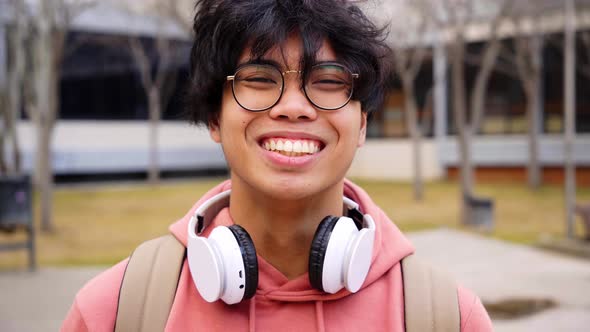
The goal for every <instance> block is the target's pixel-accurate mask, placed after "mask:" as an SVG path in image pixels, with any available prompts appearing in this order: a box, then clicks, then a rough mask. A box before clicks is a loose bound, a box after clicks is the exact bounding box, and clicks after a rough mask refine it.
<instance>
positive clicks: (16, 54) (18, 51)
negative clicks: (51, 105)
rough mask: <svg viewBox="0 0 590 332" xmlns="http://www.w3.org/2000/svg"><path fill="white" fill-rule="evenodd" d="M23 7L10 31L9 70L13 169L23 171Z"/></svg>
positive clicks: (9, 113) (24, 56) (9, 125)
mask: <svg viewBox="0 0 590 332" xmlns="http://www.w3.org/2000/svg"><path fill="white" fill-rule="evenodd" d="M21 10H22V8H17V9H15V11H16V12H17V17H16V19H15V21H16V22H15V26H14V28H13V31H11V32H10V33H9V36H8V45H9V47H8V48H9V51H10V56H9V59H10V60H9V63H10V65H9V70H8V113H7V114H8V120H7V122H9V124H8V130H9V132H8V137H9V139H10V142H11V144H12V150H11V152H12V158H11V159H12V171H13V172H14V173H19V172H20V171H21V164H22V163H21V153H20V143H19V139H18V132H17V125H18V121H19V117H20V114H21V109H22V98H23V93H22V91H23V89H24V77H25V59H26V54H25V48H24V45H23V43H24V39H25V34H26V31H25V30H26V28H27V27H26V23H25V22H24V18H23V17H22V15H23V13H22V12H21Z"/></svg>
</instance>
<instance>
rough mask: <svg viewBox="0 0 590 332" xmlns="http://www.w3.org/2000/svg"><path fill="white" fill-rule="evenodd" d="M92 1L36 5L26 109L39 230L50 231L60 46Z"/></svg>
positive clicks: (51, 0) (46, 0) (58, 0)
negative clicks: (33, 142) (32, 148)
mask: <svg viewBox="0 0 590 332" xmlns="http://www.w3.org/2000/svg"><path fill="white" fill-rule="evenodd" d="M93 4H94V1H92V0H78V1H75V0H72V1H66V0H43V1H39V2H38V3H37V6H38V8H37V9H36V11H35V13H34V18H33V20H32V22H33V24H34V25H33V34H32V38H31V45H32V48H31V52H32V57H31V60H32V61H31V70H30V72H31V87H30V94H31V96H30V97H29V98H27V99H28V103H27V105H26V110H27V112H28V115H29V117H30V119H31V120H32V122H33V125H34V127H35V131H36V134H37V137H36V138H37V144H36V153H35V156H36V162H35V163H36V165H35V184H36V187H37V190H38V191H39V193H40V202H41V229H42V230H43V231H52V230H53V224H52V214H53V171H52V160H51V142H52V136H53V129H54V127H55V122H56V120H57V117H58V111H59V107H60V104H59V93H60V90H59V81H60V70H61V65H62V60H63V55H64V45H65V41H66V37H67V33H68V29H69V26H70V23H71V22H72V19H73V18H74V17H75V16H76V15H77V14H79V13H80V12H81V11H82V10H84V9H86V8H88V7H89V6H91V5H93Z"/></svg>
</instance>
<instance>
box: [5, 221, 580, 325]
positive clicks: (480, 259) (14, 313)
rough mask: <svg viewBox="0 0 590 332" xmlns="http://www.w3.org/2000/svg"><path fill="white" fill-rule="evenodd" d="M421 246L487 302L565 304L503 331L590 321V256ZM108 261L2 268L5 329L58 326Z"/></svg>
mask: <svg viewBox="0 0 590 332" xmlns="http://www.w3.org/2000/svg"><path fill="white" fill-rule="evenodd" d="M409 238H410V239H411V240H412V242H413V243H414V244H415V246H416V248H417V252H418V254H419V255H420V256H421V257H422V258H423V259H424V260H427V261H430V262H432V263H433V264H435V265H437V266H439V267H441V268H444V269H445V270H447V271H449V272H450V273H451V274H453V275H454V276H455V277H456V278H457V280H458V281H459V282H460V283H461V284H463V285H464V286H466V287H468V288H470V289H472V290H473V291H474V292H475V293H476V294H478V295H479V296H480V297H481V298H482V300H483V301H484V302H494V301H499V300H503V299H509V298H521V297H528V298H546V299H552V300H554V301H555V302H557V304H558V306H557V307H555V308H553V309H550V310H546V311H543V312H540V313H538V314H535V315H532V316H528V317H523V318H519V319H513V320H495V321H494V326H495V330H496V331H499V332H512V331H519V332H527V331H535V332H539V331H541V332H543V331H560V332H568V331H571V332H578V331H588V327H589V326H590V261H587V260H580V259H573V258H569V257H564V256H560V255H556V254H552V253H548V252H545V251H542V250H539V249H534V248H530V247H526V246H519V245H514V244H510V243H505V242H501V241H497V240H492V239H488V238H485V237H481V236H477V235H473V234H467V233H462V232H458V231H453V230H445V229H439V230H433V231H425V232H419V233H412V234H409ZM102 269H103V268H81V269H65V268H60V269H56V268H44V269H40V270H39V271H38V272H36V273H29V272H0V331H3V332H17V331H18V332H22V331H28V332H37V331H57V330H58V329H59V326H60V324H61V320H62V319H63V317H64V316H65V314H66V312H67V310H68V309H69V307H70V305H71V303H72V300H73V297H74V294H75V293H76V291H77V290H78V289H79V288H80V287H81V286H82V285H83V284H84V283H85V282H86V281H87V280H88V279H90V278H91V277H93V276H94V275H96V274H98V273H99V272H100V271H101V270H102Z"/></svg>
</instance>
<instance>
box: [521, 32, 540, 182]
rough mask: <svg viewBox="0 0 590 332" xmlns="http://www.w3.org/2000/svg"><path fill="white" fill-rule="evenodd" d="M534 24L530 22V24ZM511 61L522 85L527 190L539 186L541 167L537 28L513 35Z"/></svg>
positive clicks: (538, 42)
mask: <svg viewBox="0 0 590 332" xmlns="http://www.w3.org/2000/svg"><path fill="white" fill-rule="evenodd" d="M532 24H534V23H532ZM514 43H515V51H516V52H515V59H516V68H517V69H518V70H517V72H518V76H519V78H520V81H521V82H522V86H523V90H524V93H525V99H526V109H527V124H528V128H527V131H528V141H529V142H528V146H529V163H528V172H527V173H528V182H529V187H531V188H532V189H538V188H539V186H540V185H541V166H540V164H539V130H540V122H541V120H540V118H541V110H542V106H541V98H542V97H541V77H542V70H543V65H542V60H541V52H542V37H541V36H540V35H539V34H538V29H533V30H532V31H531V32H530V33H518V34H517V35H516V36H515V40H514Z"/></svg>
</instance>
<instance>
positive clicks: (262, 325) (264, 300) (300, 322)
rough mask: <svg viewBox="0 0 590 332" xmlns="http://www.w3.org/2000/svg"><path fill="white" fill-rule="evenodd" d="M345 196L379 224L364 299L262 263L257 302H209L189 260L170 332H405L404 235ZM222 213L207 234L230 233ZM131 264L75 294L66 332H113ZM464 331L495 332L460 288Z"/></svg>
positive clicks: (362, 196) (349, 186) (370, 207)
mask: <svg viewBox="0 0 590 332" xmlns="http://www.w3.org/2000/svg"><path fill="white" fill-rule="evenodd" d="M230 188H231V182H230V181H225V182H223V183H221V184H220V185H218V186H217V187H215V188H213V189H212V190H210V191H209V192H208V193H207V194H205V195H204V196H203V197H202V198H201V199H200V200H199V201H198V202H197V203H196V204H195V206H193V208H192V209H191V210H190V211H189V212H188V213H187V214H186V216H184V218H182V219H180V220H179V221H177V222H176V223H174V224H172V225H171V226H170V231H171V232H172V234H174V236H176V238H178V240H179V241H181V242H182V243H184V244H185V245H186V243H187V226H188V220H189V219H190V216H191V215H192V214H193V211H194V210H195V209H196V208H197V206H199V205H200V204H201V203H202V202H204V201H205V200H206V199H207V198H210V197H212V196H213V195H215V194H217V193H220V192H222V191H224V190H227V189H230ZM344 194H345V195H346V196H347V197H349V198H351V199H352V200H354V201H355V202H357V203H359V204H360V209H361V211H363V213H368V214H370V215H371V216H372V217H373V219H374V220H375V223H376V227H377V232H376V238H375V247H374V250H373V258H372V263H371V269H370V271H369V274H368V276H367V279H366V280H365V283H364V284H363V286H362V288H361V290H360V291H359V292H358V293H355V294H351V293H350V292H348V291H347V290H346V289H343V290H341V291H339V292H338V293H336V294H326V293H323V292H320V291H317V290H315V289H313V288H312V287H311V286H310V284H309V281H308V276H307V274H305V275H302V276H300V277H298V278H296V279H294V280H288V279H287V278H286V277H285V276H284V275H283V274H282V273H281V272H279V271H278V270H276V269H275V268H274V267H273V266H272V265H270V264H269V263H267V262H266V261H265V260H264V258H262V257H260V256H259V257H258V265H259V284H258V289H257V291H256V295H255V296H254V297H253V298H252V299H251V300H247V301H244V302H241V303H239V304H236V305H232V306H230V305H227V304H225V303H223V302H221V301H217V302H215V303H207V302H205V301H204V300H203V299H202V298H201V297H200V296H199V294H198V293H197V290H196V287H195V285H194V283H193V281H192V278H191V276H190V272H189V269H188V264H187V262H186V260H185V262H184V266H183V268H182V272H181V275H180V280H179V284H178V290H177V294H176V297H175V299H174V304H173V306H172V310H171V312H170V316H169V318H168V322H167V325H166V331H227V330H232V331H279V330H282V331H400V332H401V331H404V305H403V304H404V299H403V287H402V276H401V270H400V264H399V262H400V260H401V259H402V258H403V257H405V256H407V255H409V254H411V253H412V252H414V248H413V246H412V245H411V244H410V243H409V242H408V240H407V239H406V238H405V237H404V236H403V235H402V233H401V232H400V231H399V229H398V228H397V227H396V226H395V225H394V224H393V223H392V222H391V221H390V220H389V218H387V216H386V215H385V213H384V212H383V211H381V209H380V208H379V207H377V206H376V205H375V204H374V203H373V202H372V201H371V199H370V198H369V196H368V195H367V193H366V192H365V191H363V190H362V189H361V188H359V187H358V186H356V185H354V184H353V183H352V182H350V181H345V189H344ZM231 224H233V221H232V218H231V216H230V214H229V209H228V208H225V209H223V210H222V211H221V212H220V213H219V214H218V215H217V217H216V218H215V219H214V221H213V225H211V226H209V228H208V229H207V230H206V231H205V235H208V233H209V232H210V231H211V230H212V229H213V227H214V226H218V225H231ZM126 264H127V260H124V261H122V262H120V263H119V264H117V265H115V266H114V267H112V268H110V269H109V270H107V271H105V272H103V273H101V274H100V275H98V276H97V277H95V278H94V279H92V280H91V281H89V282H88V283H87V284H86V285H85V286H84V287H83V288H82V289H81V290H80V291H79V292H78V294H77V296H76V298H75V300H74V304H73V305H72V307H71V309H70V312H69V313H68V315H67V317H66V319H65V321H64V322H63V325H62V328H61V331H113V328H114V325H115V318H116V312H117V302H118V296H119V288H120V285H121V280H122V278H123V274H124V272H125V267H126ZM458 297H459V309H460V314H461V331H492V330H493V329H492V324H491V321H490V319H489V317H488V315H487V313H486V311H485V309H484V308H483V306H482V304H481V302H480V301H479V299H478V298H477V297H476V296H474V295H473V294H472V293H471V292H470V291H468V290H467V289H465V288H462V287H459V288H458Z"/></svg>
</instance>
